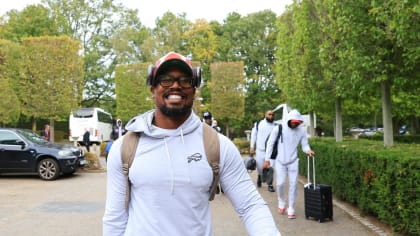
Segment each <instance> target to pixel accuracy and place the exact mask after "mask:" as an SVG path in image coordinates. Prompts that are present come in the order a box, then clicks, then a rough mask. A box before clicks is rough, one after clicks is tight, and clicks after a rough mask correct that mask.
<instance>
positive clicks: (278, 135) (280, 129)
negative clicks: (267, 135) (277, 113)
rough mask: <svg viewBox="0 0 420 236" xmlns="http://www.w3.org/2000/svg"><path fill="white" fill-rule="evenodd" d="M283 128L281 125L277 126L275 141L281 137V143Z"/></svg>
mask: <svg viewBox="0 0 420 236" xmlns="http://www.w3.org/2000/svg"><path fill="white" fill-rule="evenodd" d="M282 134H283V126H282V125H281V124H279V132H278V133H277V139H276V140H279V137H280V136H281V142H283V135H282Z"/></svg>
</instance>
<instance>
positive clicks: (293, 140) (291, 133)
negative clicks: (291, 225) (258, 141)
mask: <svg viewBox="0 0 420 236" xmlns="http://www.w3.org/2000/svg"><path fill="white" fill-rule="evenodd" d="M302 123H303V118H302V115H301V114H300V113H299V112H298V111H297V110H291V111H290V112H289V114H288V115H287V119H286V121H285V122H282V124H280V125H282V129H281V130H282V133H281V135H280V136H279V141H278V145H277V150H278V151H277V157H276V163H275V165H274V166H275V169H276V171H275V172H276V180H277V181H276V187H277V198H278V207H279V212H280V213H281V214H285V213H286V201H285V198H284V195H285V185H286V175H287V176H288V177H289V195H288V200H289V206H288V208H287V216H288V218H289V219H295V218H296V212H295V208H294V205H295V200H296V197H297V185H298V176H299V160H298V150H297V148H298V145H299V144H300V145H301V148H302V151H303V152H305V153H306V154H307V155H309V156H311V157H313V156H314V155H315V153H314V151H312V150H311V148H310V146H309V143H308V138H307V136H306V131H305V127H302V126H301V124H302ZM278 133H279V129H273V130H272V131H271V134H270V137H269V139H268V141H267V150H266V155H265V163H264V167H267V166H270V157H271V153H272V151H273V146H274V143H275V141H276V138H277V137H278V136H277V134H278Z"/></svg>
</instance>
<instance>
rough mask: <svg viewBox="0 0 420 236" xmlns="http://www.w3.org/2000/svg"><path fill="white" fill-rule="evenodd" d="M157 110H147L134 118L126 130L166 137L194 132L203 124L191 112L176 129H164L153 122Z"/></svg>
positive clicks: (155, 136)
mask: <svg viewBox="0 0 420 236" xmlns="http://www.w3.org/2000/svg"><path fill="white" fill-rule="evenodd" d="M154 115H155V110H154V109H153V110H150V111H147V112H145V113H143V114H140V115H138V116H136V117H134V118H132V119H131V120H130V121H129V122H128V123H127V124H126V126H125V129H126V130H130V131H133V132H141V133H144V134H145V135H147V136H150V137H153V138H164V137H168V136H180V135H185V134H189V133H191V132H193V131H194V130H196V129H197V128H199V127H200V125H201V120H200V118H199V117H198V116H197V115H196V114H195V113H194V112H191V115H190V116H189V117H188V119H187V120H186V121H185V122H184V123H183V124H182V125H181V126H179V127H178V128H176V129H162V128H159V127H157V126H155V125H153V124H152V121H153V117H154Z"/></svg>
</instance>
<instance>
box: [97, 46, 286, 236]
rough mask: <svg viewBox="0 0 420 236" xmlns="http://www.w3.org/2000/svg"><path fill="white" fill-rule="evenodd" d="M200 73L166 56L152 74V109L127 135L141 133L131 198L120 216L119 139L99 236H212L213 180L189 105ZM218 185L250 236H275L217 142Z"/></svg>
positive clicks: (264, 209) (262, 207)
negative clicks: (211, 192) (211, 189)
mask: <svg viewBox="0 0 420 236" xmlns="http://www.w3.org/2000/svg"><path fill="white" fill-rule="evenodd" d="M200 80H201V77H200V71H199V68H197V67H192V65H191V62H190V61H189V60H188V59H187V58H185V57H184V56H182V55H180V54H177V53H174V52H171V53H169V54H167V55H165V56H164V57H162V58H161V59H160V60H158V61H157V62H156V64H155V66H154V67H152V68H151V70H150V73H149V76H148V82H147V83H148V85H150V91H151V92H152V94H153V99H154V103H155V109H154V110H151V111H148V112H146V113H144V114H142V115H139V116H137V117H134V118H133V119H132V120H131V121H129V122H128V123H127V125H126V127H125V128H126V130H128V131H134V132H139V133H140V140H139V143H138V146H137V149H136V154H135V157H134V160H133V163H132V165H131V168H130V171H129V179H130V182H131V195H130V201H129V206H128V208H127V209H126V208H125V193H126V179H125V176H124V174H123V168H122V161H121V144H122V140H123V139H118V140H117V141H116V142H115V143H114V144H113V146H112V148H111V150H110V153H109V156H108V163H107V199H106V206H105V214H104V217H103V235H104V236H119V235H125V236H134V235H171V236H188V235H191V236H197V235H200V236H211V235H213V230H212V223H211V212H210V205H209V200H208V199H209V187H210V186H211V184H212V179H213V172H212V169H211V167H210V166H209V164H208V161H207V158H206V154H205V150H204V144H203V127H202V126H203V125H205V124H204V123H203V122H201V120H200V118H199V117H198V116H197V115H196V114H194V112H193V110H192V105H193V101H194V96H195V92H196V89H197V88H198V87H199V85H200ZM218 138H219V141H220V164H219V167H220V172H219V173H220V184H221V186H222V187H223V190H224V193H225V195H224V196H226V197H228V198H229V199H230V201H231V202H232V204H233V208H234V209H235V211H236V212H237V213H238V215H239V217H240V218H241V220H242V222H243V224H244V225H245V227H246V230H247V232H248V234H249V235H258V236H260V235H266V236H269V235H270V236H277V235H280V232H279V231H278V229H277V227H276V225H275V223H274V220H273V217H272V215H271V213H270V210H269V208H268V206H267V204H266V202H265V201H264V200H263V199H262V197H261V196H260V194H259V193H258V191H257V190H256V188H255V186H254V184H253V183H252V180H251V179H250V177H249V174H248V173H247V171H246V169H245V168H244V164H243V161H242V158H241V155H240V153H239V151H238V149H237V148H236V147H235V145H234V144H233V143H232V142H231V141H230V140H229V139H228V138H227V137H225V136H223V135H221V134H218Z"/></svg>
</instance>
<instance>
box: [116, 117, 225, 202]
mask: <svg viewBox="0 0 420 236" xmlns="http://www.w3.org/2000/svg"><path fill="white" fill-rule="evenodd" d="M202 126H203V143H204V150H205V152H206V156H207V161H208V162H209V165H210V167H211V168H212V170H213V182H212V185H211V186H210V189H209V192H210V197H209V201H211V200H213V199H214V196H215V194H217V193H219V192H220V189H219V178H220V176H219V161H220V144H219V137H218V134H217V131H215V130H214V129H213V128H212V127H210V126H209V125H206V124H203V125H202ZM139 139H140V133H137V132H132V131H127V133H126V134H125V135H124V137H123V141H122V145H121V160H122V168H123V173H124V175H125V177H126V182H127V188H126V191H125V208H126V209H128V203H129V201H130V192H131V182H130V179H129V178H128V173H129V170H130V166H131V164H132V163H133V160H134V155H135V154H136V149H137V145H138V143H139Z"/></svg>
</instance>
